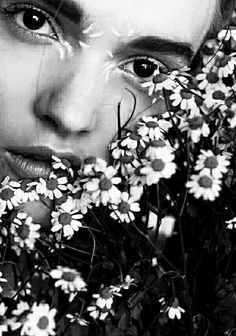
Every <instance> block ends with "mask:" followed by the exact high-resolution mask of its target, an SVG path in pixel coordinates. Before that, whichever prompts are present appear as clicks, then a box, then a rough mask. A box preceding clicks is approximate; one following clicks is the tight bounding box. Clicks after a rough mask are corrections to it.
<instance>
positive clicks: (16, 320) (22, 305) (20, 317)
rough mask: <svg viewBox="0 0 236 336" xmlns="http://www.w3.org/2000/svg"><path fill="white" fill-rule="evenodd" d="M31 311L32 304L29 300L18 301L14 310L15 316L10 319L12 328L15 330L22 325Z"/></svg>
mask: <svg viewBox="0 0 236 336" xmlns="http://www.w3.org/2000/svg"><path fill="white" fill-rule="evenodd" d="M29 311H30V306H29V304H28V303H27V302H24V301H20V302H19V303H17V306H16V309H14V310H13V311H12V315H14V316H13V318H11V319H10V320H8V322H9V326H10V328H11V330H13V331H15V330H17V329H19V328H20V327H21V326H22V324H23V321H25V318H26V315H27V313H28V312H29Z"/></svg>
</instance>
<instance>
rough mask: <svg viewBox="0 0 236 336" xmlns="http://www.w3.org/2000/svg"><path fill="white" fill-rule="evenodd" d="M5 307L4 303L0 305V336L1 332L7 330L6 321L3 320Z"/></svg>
mask: <svg viewBox="0 0 236 336" xmlns="http://www.w3.org/2000/svg"><path fill="white" fill-rule="evenodd" d="M7 308H8V307H7V306H5V304H4V302H1V303H0V335H2V333H3V332H7V330H8V323H7V322H8V321H7V320H6V318H5V313H6V311H7Z"/></svg>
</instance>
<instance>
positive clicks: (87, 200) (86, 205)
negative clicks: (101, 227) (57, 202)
mask: <svg viewBox="0 0 236 336" xmlns="http://www.w3.org/2000/svg"><path fill="white" fill-rule="evenodd" d="M75 201H76V209H77V210H78V211H80V212H81V213H82V214H83V215H85V214H86V213H87V212H88V210H89V209H92V202H93V200H92V199H91V196H90V195H89V193H87V192H86V191H83V192H81V193H80V197H78V198H77V197H75Z"/></svg>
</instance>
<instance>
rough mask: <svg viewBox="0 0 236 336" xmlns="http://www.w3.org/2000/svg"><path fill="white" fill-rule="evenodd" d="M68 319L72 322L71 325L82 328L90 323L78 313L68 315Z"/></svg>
mask: <svg viewBox="0 0 236 336" xmlns="http://www.w3.org/2000/svg"><path fill="white" fill-rule="evenodd" d="M66 317H67V318H68V319H69V320H70V323H76V324H78V325H80V326H82V327H87V326H88V325H89V322H88V321H86V320H85V319H84V318H82V317H81V316H80V315H79V314H78V313H75V314H73V315H72V314H66Z"/></svg>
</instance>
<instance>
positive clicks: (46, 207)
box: [19, 201, 51, 227]
mask: <svg viewBox="0 0 236 336" xmlns="http://www.w3.org/2000/svg"><path fill="white" fill-rule="evenodd" d="M19 209H20V210H21V211H23V212H26V213H27V214H28V215H29V216H31V217H32V218H33V222H34V223H35V224H41V226H42V227H49V226H50V222H51V210H50V204H48V203H43V202H41V201H35V202H27V203H24V204H23V205H20V207H19Z"/></svg>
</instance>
